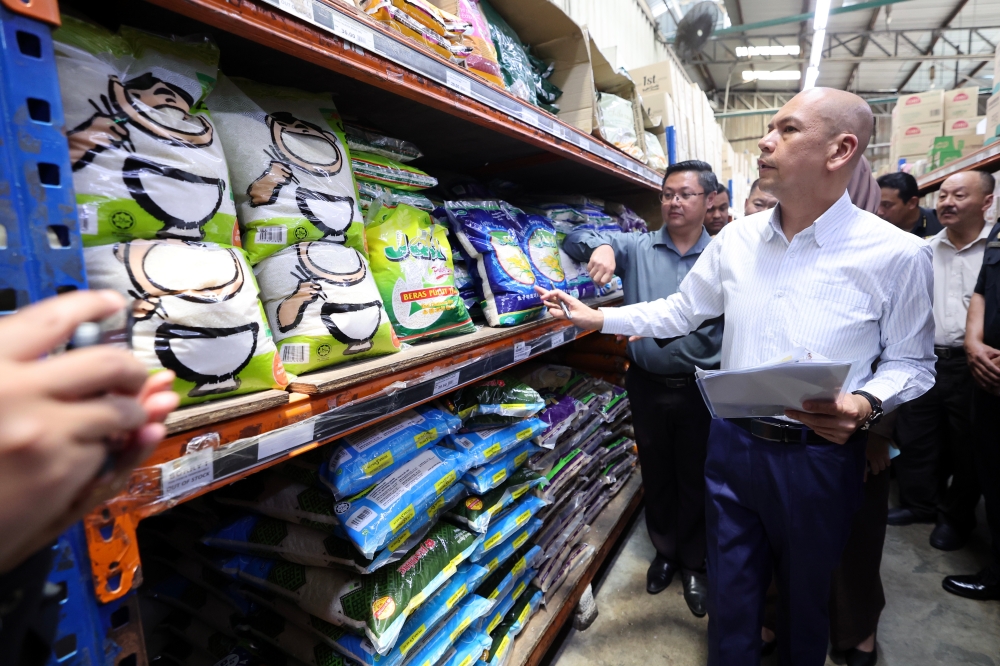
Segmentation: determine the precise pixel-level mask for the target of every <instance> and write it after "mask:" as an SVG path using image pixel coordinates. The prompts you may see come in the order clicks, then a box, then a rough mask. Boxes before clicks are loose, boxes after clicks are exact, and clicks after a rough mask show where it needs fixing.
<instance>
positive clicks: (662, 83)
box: [629, 60, 687, 99]
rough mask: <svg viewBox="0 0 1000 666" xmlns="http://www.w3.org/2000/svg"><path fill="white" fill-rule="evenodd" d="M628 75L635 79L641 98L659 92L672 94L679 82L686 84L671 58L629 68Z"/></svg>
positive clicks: (655, 94)
mask: <svg viewBox="0 0 1000 666" xmlns="http://www.w3.org/2000/svg"><path fill="white" fill-rule="evenodd" d="M629 76H631V77H632V80H633V81H635V86H636V88H638V89H639V94H640V95H642V98H643V99H646V98H647V97H650V98H653V97H654V96H658V95H661V94H667V95H673V94H674V91H675V90H676V88H677V85H678V84H679V83H682V84H685V85H686V84H687V81H685V80H684V79H683V77H682V76H680V73H679V72H678V71H677V65H675V64H674V62H673V61H672V60H664V61H663V62H658V63H656V64H654V65H647V66H646V67H637V68H634V69H630V70H629Z"/></svg>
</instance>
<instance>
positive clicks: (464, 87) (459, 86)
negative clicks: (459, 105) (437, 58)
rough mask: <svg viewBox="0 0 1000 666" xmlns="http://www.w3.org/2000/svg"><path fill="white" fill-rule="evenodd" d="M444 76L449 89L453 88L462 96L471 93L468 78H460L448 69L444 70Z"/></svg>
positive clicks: (470, 84) (460, 76)
mask: <svg viewBox="0 0 1000 666" xmlns="http://www.w3.org/2000/svg"><path fill="white" fill-rule="evenodd" d="M444 76H445V82H446V83H447V84H448V87H449V88H454V89H455V90H457V91H458V92H460V93H462V94H464V95H468V94H471V93H472V81H469V79H468V77H465V76H462V75H461V74H459V73H458V72H453V71H451V70H450V69H448V70H445V73H444Z"/></svg>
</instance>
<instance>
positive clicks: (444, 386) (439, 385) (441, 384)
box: [434, 372, 458, 395]
mask: <svg viewBox="0 0 1000 666" xmlns="http://www.w3.org/2000/svg"><path fill="white" fill-rule="evenodd" d="M456 386H458V373H457V372H453V373H451V374H450V375H445V376H444V377H438V378H437V379H435V380H434V395H437V394H438V393H444V392H445V391H450V390H452V389H453V388H455V387H456Z"/></svg>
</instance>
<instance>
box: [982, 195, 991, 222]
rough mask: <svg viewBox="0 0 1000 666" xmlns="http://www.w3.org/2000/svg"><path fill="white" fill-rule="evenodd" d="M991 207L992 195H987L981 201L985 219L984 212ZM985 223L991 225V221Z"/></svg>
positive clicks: (984, 214)
mask: <svg viewBox="0 0 1000 666" xmlns="http://www.w3.org/2000/svg"><path fill="white" fill-rule="evenodd" d="M992 205H993V195H992V194H987V195H986V197H985V198H984V199H983V217H986V211H987V210H989V208H990V206H992ZM987 222H990V223H991V224H992V222H993V220H987Z"/></svg>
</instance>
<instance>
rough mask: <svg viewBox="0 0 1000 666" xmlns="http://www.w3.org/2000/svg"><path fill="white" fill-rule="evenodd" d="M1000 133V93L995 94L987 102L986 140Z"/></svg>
mask: <svg viewBox="0 0 1000 666" xmlns="http://www.w3.org/2000/svg"><path fill="white" fill-rule="evenodd" d="M998 132H1000V92H997V93H994V94H993V96H992V97H990V98H989V99H988V100H987V101H986V139H987V140H989V139H990V138H992V137H995V136H997V133H998Z"/></svg>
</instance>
